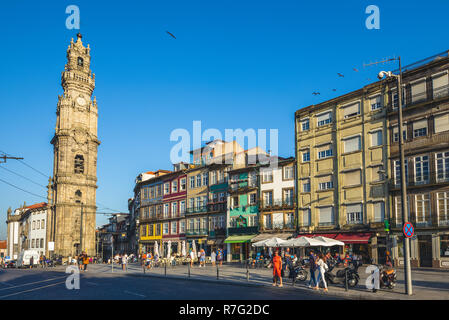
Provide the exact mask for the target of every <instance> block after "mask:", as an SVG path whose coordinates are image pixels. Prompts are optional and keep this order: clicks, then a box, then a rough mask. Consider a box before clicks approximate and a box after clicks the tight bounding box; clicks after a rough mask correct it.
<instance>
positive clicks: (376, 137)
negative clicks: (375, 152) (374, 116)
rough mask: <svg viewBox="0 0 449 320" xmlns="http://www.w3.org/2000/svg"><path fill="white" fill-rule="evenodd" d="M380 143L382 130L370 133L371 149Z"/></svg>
mask: <svg viewBox="0 0 449 320" xmlns="http://www.w3.org/2000/svg"><path fill="white" fill-rule="evenodd" d="M382 144H383V142H382V130H379V131H375V132H372V133H371V147H377V146H381V145H382Z"/></svg>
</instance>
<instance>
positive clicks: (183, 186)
mask: <svg viewBox="0 0 449 320" xmlns="http://www.w3.org/2000/svg"><path fill="white" fill-rule="evenodd" d="M186 189H187V179H186V178H182V179H181V184H180V186H179V191H184V190H186Z"/></svg>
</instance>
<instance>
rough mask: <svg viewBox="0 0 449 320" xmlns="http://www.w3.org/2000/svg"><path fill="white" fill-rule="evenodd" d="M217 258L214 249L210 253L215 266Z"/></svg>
mask: <svg viewBox="0 0 449 320" xmlns="http://www.w3.org/2000/svg"><path fill="white" fill-rule="evenodd" d="M216 258H217V254H216V253H215V250H212V253H211V254H210V261H211V262H212V266H213V267H215V260H216Z"/></svg>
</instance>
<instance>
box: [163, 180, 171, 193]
mask: <svg viewBox="0 0 449 320" xmlns="http://www.w3.org/2000/svg"><path fill="white" fill-rule="evenodd" d="M169 193H170V182H167V183H164V194H169Z"/></svg>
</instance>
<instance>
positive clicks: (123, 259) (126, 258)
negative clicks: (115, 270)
mask: <svg viewBox="0 0 449 320" xmlns="http://www.w3.org/2000/svg"><path fill="white" fill-rule="evenodd" d="M127 263H128V255H127V254H125V255H124V256H123V257H122V269H123V271H126V270H127V268H126V264H127Z"/></svg>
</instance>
